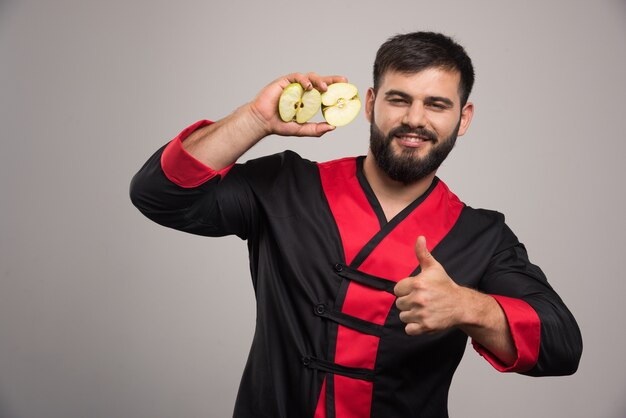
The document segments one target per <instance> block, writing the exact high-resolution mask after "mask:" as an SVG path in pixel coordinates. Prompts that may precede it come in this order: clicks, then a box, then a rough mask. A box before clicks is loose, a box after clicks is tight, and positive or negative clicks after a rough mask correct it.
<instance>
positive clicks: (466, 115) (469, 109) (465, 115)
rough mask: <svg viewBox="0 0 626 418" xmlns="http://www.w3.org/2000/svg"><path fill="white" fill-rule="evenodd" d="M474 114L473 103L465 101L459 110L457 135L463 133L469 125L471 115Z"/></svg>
mask: <svg viewBox="0 0 626 418" xmlns="http://www.w3.org/2000/svg"><path fill="white" fill-rule="evenodd" d="M473 116H474V103H472V102H467V103H465V106H463V109H462V110H461V121H460V124H459V134H458V135H459V136H461V135H463V134H464V133H465V132H466V131H467V129H468V128H469V126H470V123H471V122H472V117H473Z"/></svg>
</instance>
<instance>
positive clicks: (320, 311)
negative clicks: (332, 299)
mask: <svg viewBox="0 0 626 418" xmlns="http://www.w3.org/2000/svg"><path fill="white" fill-rule="evenodd" d="M324 312H326V306H324V304H322V303H320V304H319V305H315V313H316V314H318V315H323V314H324Z"/></svg>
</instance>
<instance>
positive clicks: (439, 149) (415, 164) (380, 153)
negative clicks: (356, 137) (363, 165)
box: [370, 112, 461, 185]
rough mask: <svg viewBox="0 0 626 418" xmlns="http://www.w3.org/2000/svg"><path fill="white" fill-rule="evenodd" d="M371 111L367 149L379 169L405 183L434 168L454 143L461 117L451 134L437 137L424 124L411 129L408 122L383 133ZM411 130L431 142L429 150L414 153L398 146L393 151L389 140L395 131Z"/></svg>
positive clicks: (406, 131)
mask: <svg viewBox="0 0 626 418" xmlns="http://www.w3.org/2000/svg"><path fill="white" fill-rule="evenodd" d="M374 120H375V119H374V113H373V112H372V123H371V124H370V149H371V151H372V155H373V156H374V159H375V160H376V163H377V165H378V167H380V169H381V170H382V171H383V172H384V173H385V174H387V175H388V176H389V178H391V179H392V180H395V181H399V182H401V183H403V184H405V185H408V184H411V183H415V182H417V181H419V180H421V179H423V178H424V177H426V176H428V175H429V174H431V173H432V172H434V171H436V170H437V169H438V168H439V166H440V165H441V164H442V163H443V161H444V160H445V159H446V157H447V156H448V154H449V153H450V151H452V148H454V145H455V143H456V138H457V135H458V132H459V127H460V125H461V121H460V120H459V123H458V124H457V126H456V128H455V129H454V131H453V132H452V134H451V135H450V136H449V137H448V138H446V139H444V140H440V139H439V138H437V134H435V133H434V132H432V131H429V130H427V129H424V128H417V129H411V128H410V127H409V126H408V125H400V126H398V127H396V128H394V129H392V130H391V131H390V132H389V134H388V135H387V136H385V135H384V134H383V133H382V131H381V130H380V129H379V128H378V126H376V123H375V122H374ZM406 133H413V134H416V135H419V136H421V137H424V138H427V140H429V141H430V142H432V143H433V145H432V147H431V150H430V151H429V152H428V154H427V155H426V156H424V157H421V158H420V157H417V152H418V150H417V149H406V148H405V149H402V151H401V152H400V154H399V155H397V154H396V153H395V152H394V151H393V148H392V147H391V143H392V142H393V140H394V137H395V136H396V135H398V134H406Z"/></svg>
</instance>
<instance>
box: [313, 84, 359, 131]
mask: <svg viewBox="0 0 626 418" xmlns="http://www.w3.org/2000/svg"><path fill="white" fill-rule="evenodd" d="M360 110H361V99H359V91H358V90H357V88H356V86H355V85H354V84H350V83H334V84H331V85H330V86H328V89H327V90H326V91H325V92H324V93H323V94H322V114H323V115H324V119H326V122H328V123H329V124H330V125H333V126H344V125H347V124H349V123H350V122H352V121H353V120H354V118H356V116H357V115H358V114H359V111H360Z"/></svg>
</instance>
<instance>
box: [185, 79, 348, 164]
mask: <svg viewBox="0 0 626 418" xmlns="http://www.w3.org/2000/svg"><path fill="white" fill-rule="evenodd" d="M347 81H348V80H347V79H346V78H345V77H341V76H326V77H321V76H319V75H317V74H315V73H307V74H301V73H293V74H289V75H286V76H283V77H280V78H278V79H277V80H275V81H273V82H272V83H270V84H268V85H267V86H266V87H265V88H264V89H263V90H261V91H260V92H259V94H257V96H256V97H255V98H254V100H253V101H251V102H249V103H246V104H245V105H243V106H241V107H240V108H238V109H237V110H235V111H234V112H233V113H231V114H230V115H228V116H227V117H225V118H224V119H221V120H220V121H218V122H215V123H213V124H211V125H209V126H205V127H204V128H201V129H198V130H197V131H195V132H193V133H192V134H191V135H189V137H188V138H186V139H185V140H184V141H183V147H184V148H185V150H187V152H188V153H189V154H191V155H192V156H193V157H194V158H196V159H197V160H199V161H200V162H202V163H204V164H205V165H207V166H208V167H211V168H212V169H213V170H221V169H223V168H225V167H228V166H229V165H231V164H232V163H234V162H235V161H237V160H238V159H239V157H241V156H242V155H243V154H244V153H245V152H246V151H247V150H249V149H250V148H251V147H252V146H253V145H254V144H256V143H257V142H259V141H260V140H261V139H263V138H265V137H266V136H268V135H271V134H276V135H283V136H322V135H323V134H325V133H326V132H328V131H332V130H333V129H334V127H333V126H331V125H329V124H328V123H326V122H322V123H304V124H298V123H296V122H283V121H282V119H281V118H280V116H279V115H278V100H279V98H280V95H281V94H282V92H283V89H284V88H285V87H287V86H288V85H289V84H291V83H295V82H298V83H300V84H301V85H302V86H303V87H304V88H306V89H311V88H316V89H318V90H319V91H320V93H323V92H325V91H326V89H327V86H328V85H329V84H332V83H337V82H347Z"/></svg>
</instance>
